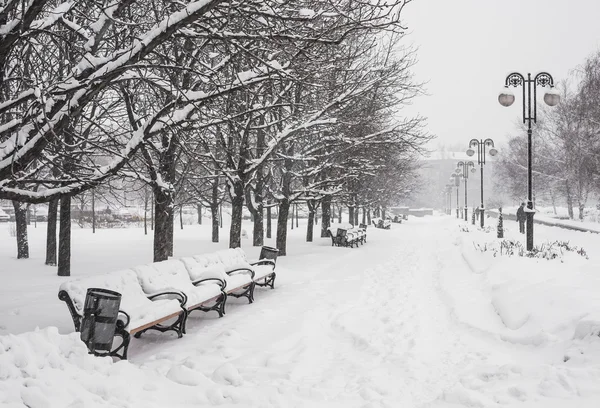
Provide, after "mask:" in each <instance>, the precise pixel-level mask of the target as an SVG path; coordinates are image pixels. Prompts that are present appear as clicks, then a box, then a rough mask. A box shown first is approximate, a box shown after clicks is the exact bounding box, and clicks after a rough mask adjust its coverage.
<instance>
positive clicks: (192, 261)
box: [181, 253, 227, 281]
mask: <svg viewBox="0 0 600 408" xmlns="http://www.w3.org/2000/svg"><path fill="white" fill-rule="evenodd" d="M181 261H182V262H183V264H184V265H185V267H186V269H187V272H188V274H189V277H190V278H191V279H192V280H193V281H197V280H199V279H208V278H219V279H225V278H226V277H227V275H226V274H225V266H224V265H223V264H222V263H221V260H220V259H219V257H218V256H217V254H216V253H212V254H204V255H196V256H187V257H183V258H181Z"/></svg>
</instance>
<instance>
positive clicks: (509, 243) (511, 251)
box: [473, 239, 588, 261]
mask: <svg viewBox="0 0 600 408" xmlns="http://www.w3.org/2000/svg"><path fill="white" fill-rule="evenodd" d="M473 245H474V246H475V249H477V250H478V251H480V252H491V253H492V255H493V256H494V257H496V256H498V255H500V256H520V257H526V258H539V259H547V260H551V259H559V260H561V261H562V259H563V256H564V254H565V253H566V252H574V253H576V254H578V255H581V256H582V257H584V258H585V259H588V255H587V253H586V252H585V250H584V249H583V248H580V247H577V246H575V245H570V244H569V242H567V241H554V242H545V243H543V244H541V245H540V246H534V247H533V249H532V250H531V251H527V249H526V247H525V246H524V245H523V243H522V242H521V241H516V240H511V239H505V240H502V241H498V242H491V243H484V244H477V243H475V242H474V243H473Z"/></svg>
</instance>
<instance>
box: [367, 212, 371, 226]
mask: <svg viewBox="0 0 600 408" xmlns="http://www.w3.org/2000/svg"><path fill="white" fill-rule="evenodd" d="M367 225H371V209H370V208H368V209H367Z"/></svg>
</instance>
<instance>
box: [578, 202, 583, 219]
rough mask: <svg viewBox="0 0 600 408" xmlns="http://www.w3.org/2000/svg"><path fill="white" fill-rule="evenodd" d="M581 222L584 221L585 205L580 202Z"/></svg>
mask: <svg viewBox="0 0 600 408" xmlns="http://www.w3.org/2000/svg"><path fill="white" fill-rule="evenodd" d="M578 210H579V221H583V215H584V214H583V213H584V211H585V203H582V202H579V208H578Z"/></svg>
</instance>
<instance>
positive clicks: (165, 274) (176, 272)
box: [133, 259, 225, 316]
mask: <svg viewBox="0 0 600 408" xmlns="http://www.w3.org/2000/svg"><path fill="white" fill-rule="evenodd" d="M133 270H134V271H135V272H136V273H137V276H138V280H139V282H140V284H141V286H142V289H143V291H144V292H145V293H154V292H158V291H161V290H163V291H164V290H167V289H169V288H173V289H176V290H178V291H181V292H183V293H184V294H185V295H186V297H187V301H186V308H187V309H188V311H192V310H203V311H210V310H215V311H217V312H218V313H219V316H222V308H223V307H224V303H225V297H224V296H223V291H222V289H223V288H224V287H225V282H224V280H222V279H218V278H210V280H204V279H203V280H199V281H194V282H192V280H190V275H189V273H188V271H187V268H186V266H185V264H184V263H183V262H182V261H181V260H178V259H170V260H167V261H162V262H155V263H152V264H148V265H139V266H136V267H135V268H133ZM213 302H216V304H215V305H212V306H210V307H209V306H207V304H208V303H213Z"/></svg>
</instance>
